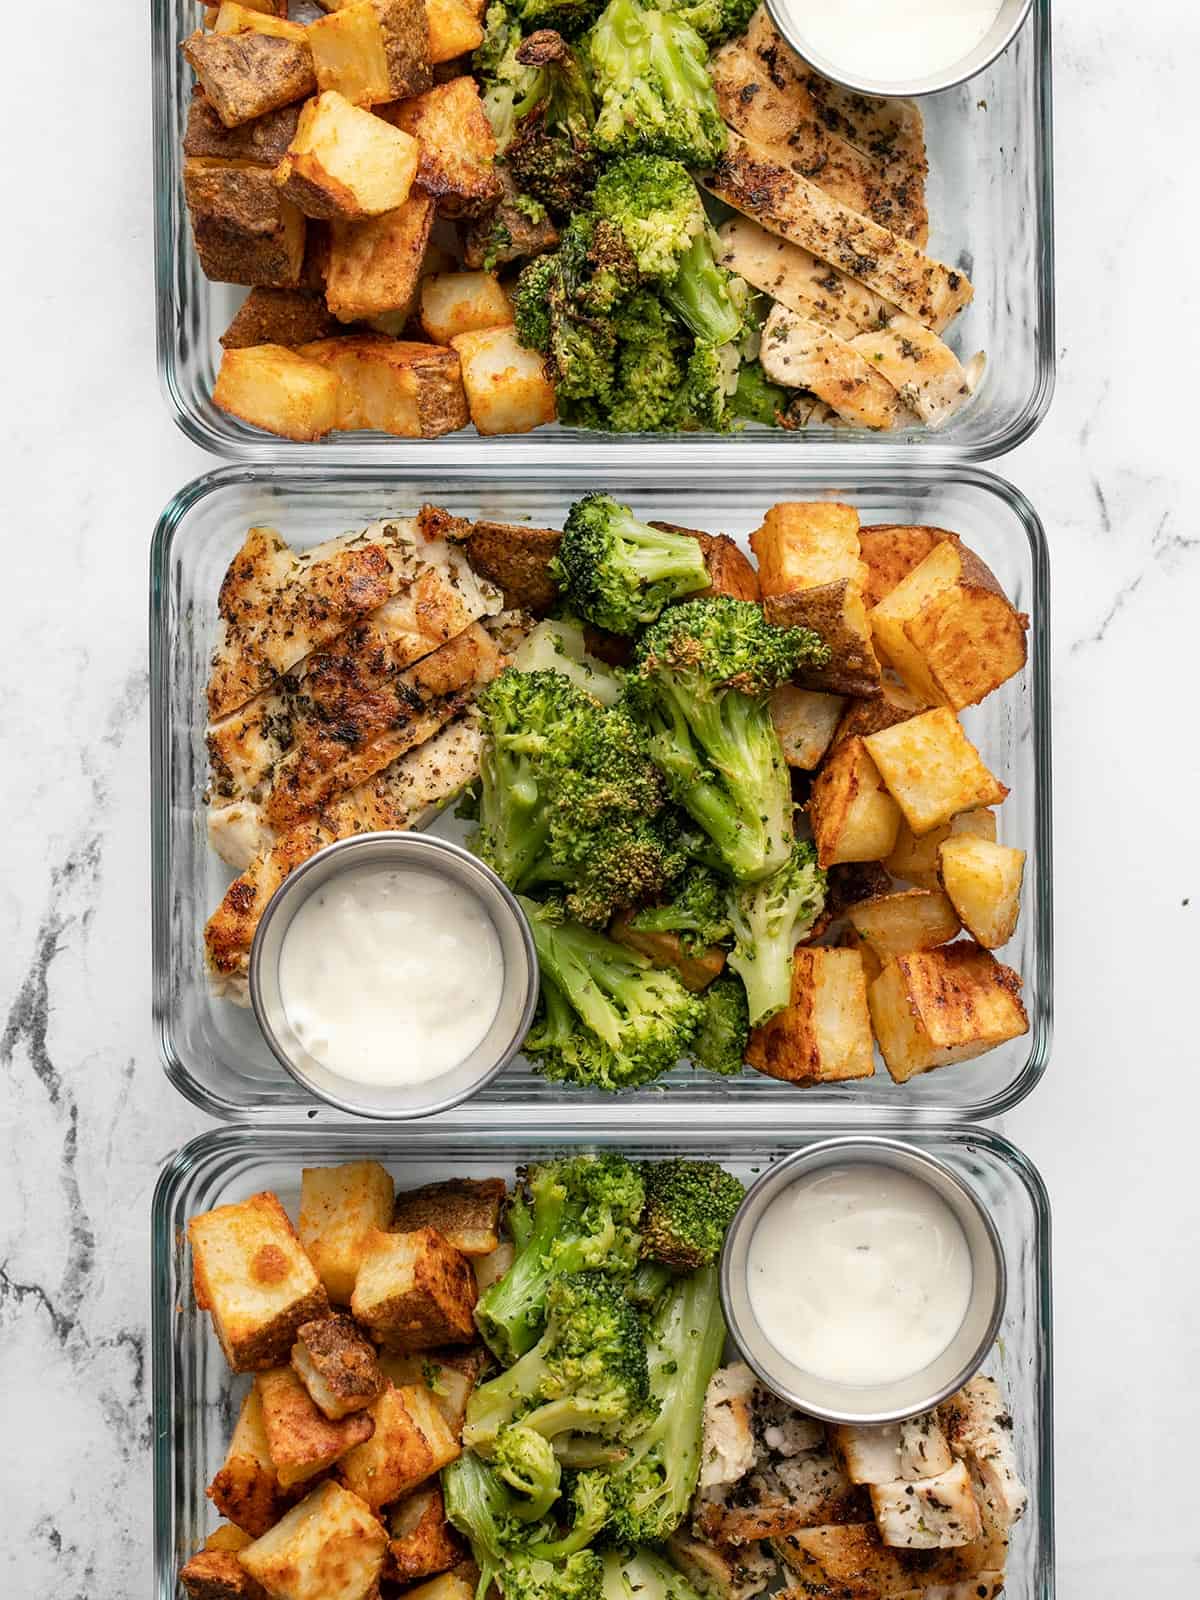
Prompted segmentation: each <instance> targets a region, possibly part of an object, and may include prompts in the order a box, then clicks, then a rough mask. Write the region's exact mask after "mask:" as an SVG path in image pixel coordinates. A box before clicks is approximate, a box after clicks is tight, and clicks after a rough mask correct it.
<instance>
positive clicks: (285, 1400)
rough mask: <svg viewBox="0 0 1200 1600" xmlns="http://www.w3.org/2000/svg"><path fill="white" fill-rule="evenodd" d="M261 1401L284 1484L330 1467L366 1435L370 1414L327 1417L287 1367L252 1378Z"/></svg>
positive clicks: (368, 1434)
mask: <svg viewBox="0 0 1200 1600" xmlns="http://www.w3.org/2000/svg"><path fill="white" fill-rule="evenodd" d="M254 1381H255V1386H256V1387H257V1389H258V1398H259V1400H260V1401H261V1402H262V1414H263V1427H264V1429H265V1430H266V1435H267V1447H268V1448H269V1450H270V1452H271V1460H272V1461H273V1462H274V1463H275V1470H276V1472H277V1473H278V1474H279V1482H280V1484H281V1485H282V1487H283V1488H285V1489H292V1488H294V1487H295V1486H296V1484H298V1483H303V1482H304V1481H305V1479H306V1478H311V1477H314V1476H315V1474H316V1473H318V1472H324V1471H325V1469H326V1467H331V1466H332V1465H333V1463H334V1462H335V1461H336V1460H337V1459H338V1457H339V1456H343V1455H345V1453H346V1451H347V1450H351V1449H353V1448H354V1446H355V1445H359V1444H362V1443H363V1441H364V1440H366V1439H369V1438H370V1437H371V1434H372V1433H373V1432H374V1430H375V1424H374V1421H373V1419H372V1418H371V1417H370V1416H369V1415H368V1414H366V1413H365V1412H361V1411H357V1412H354V1413H352V1414H351V1415H349V1416H345V1417H340V1418H339V1419H338V1420H337V1421H336V1422H330V1421H329V1419H328V1418H327V1417H323V1416H322V1415H321V1413H320V1411H318V1409H317V1407H316V1404H315V1402H314V1401H313V1399H312V1396H311V1395H310V1394H309V1392H308V1390H307V1389H306V1388H305V1387H304V1385H303V1383H301V1381H300V1379H299V1377H298V1376H297V1375H296V1373H295V1372H293V1371H292V1369H291V1367H273V1368H272V1369H271V1371H270V1372H260V1373H259V1375H258V1377H257V1378H256V1379H255V1380H254Z"/></svg>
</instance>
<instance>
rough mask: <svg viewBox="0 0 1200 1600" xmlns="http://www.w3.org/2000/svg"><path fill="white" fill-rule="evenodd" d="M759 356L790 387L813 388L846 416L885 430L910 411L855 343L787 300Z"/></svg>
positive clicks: (771, 319) (770, 321)
mask: <svg viewBox="0 0 1200 1600" xmlns="http://www.w3.org/2000/svg"><path fill="white" fill-rule="evenodd" d="M758 359H759V360H760V361H761V362H762V369H763V371H764V372H765V373H766V375H767V377H768V378H771V379H772V380H773V381H774V382H775V383H779V384H782V385H783V386H784V388H787V389H809V390H811V391H812V393H813V394H815V395H816V396H817V397H818V399H820V400H823V401H824V402H825V403H826V405H828V406H832V407H833V409H834V410H835V411H836V412H837V414H838V416H839V417H841V418H842V420H843V421H845V422H849V423H852V424H854V425H855V426H857V427H860V428H872V429H874V430H876V431H877V432H878V431H886V430H887V429H889V428H894V427H896V426H897V425H898V424H900V423H901V422H902V421H903V419H904V417H905V415H906V413H905V411H904V409H903V407H902V406H901V403H900V397H899V395H898V394H897V393H896V391H895V389H893V387H892V385H891V384H890V383H888V381H887V379H886V378H881V377H880V376H879V374H878V373H877V372H876V371H875V370H874V369H873V368H872V366H871V364H870V363H869V362H868V361H867V360H866V359H865V357H863V356H861V355H860V354H859V353H858V351H857V350H856V349H855V348H854V347H853V345H851V344H848V343H847V342H846V340H845V339H839V338H838V336H837V334H836V333H830V331H829V329H828V328H822V327H821V326H820V325H819V324H818V323H816V322H809V321H808V320H807V319H806V318H805V317H798V316H797V315H796V313H795V312H794V311H789V310H788V309H787V307H786V306H780V305H776V306H773V307H772V308H771V313H770V315H769V316H768V318H767V320H766V323H765V324H764V326H763V331H762V344H761V345H760V347H759V352H758Z"/></svg>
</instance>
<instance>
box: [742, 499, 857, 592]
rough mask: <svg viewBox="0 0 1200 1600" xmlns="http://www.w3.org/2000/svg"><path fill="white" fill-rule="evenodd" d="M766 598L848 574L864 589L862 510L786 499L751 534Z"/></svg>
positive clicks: (849, 577)
mask: <svg viewBox="0 0 1200 1600" xmlns="http://www.w3.org/2000/svg"><path fill="white" fill-rule="evenodd" d="M750 548H751V549H752V550H753V551H754V554H755V555H756V556H757V558H758V581H759V585H760V587H761V589H762V592H763V596H764V598H765V597H766V596H767V595H773V594H789V593H791V591H792V590H794V589H815V588H817V587H818V586H819V585H821V584H826V583H838V582H839V581H840V580H841V579H843V578H845V579H847V580H848V581H850V582H851V583H855V584H857V585H858V586H859V588H860V589H861V588H862V586H863V584H864V583H865V580H866V567H865V566H864V565H863V563H862V561H860V559H859V548H858V512H857V511H855V509H854V507H853V506H846V505H839V504H837V503H836V502H834V501H796V500H782V501H780V503H779V504H778V505H774V506H772V507H771V509H770V510H769V511H768V512H767V514H766V516H765V517H764V518H763V522H762V527H761V528H758V529H756V531H755V532H754V533H752V534H751V535H750Z"/></svg>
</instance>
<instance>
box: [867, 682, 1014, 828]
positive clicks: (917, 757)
mask: <svg viewBox="0 0 1200 1600" xmlns="http://www.w3.org/2000/svg"><path fill="white" fill-rule="evenodd" d="M863 743H864V744H865V745H866V747H867V749H868V750H869V751H870V753H871V759H872V760H873V761H874V763H875V765H876V766H877V767H878V768H879V773H880V776H881V777H882V778H883V781H884V783H885V784H886V785H887V787H888V791H889V793H890V794H891V795H892V797H893V798H894V799H895V801H896V804H897V805H898V806H899V807H900V810H901V811H902V812H903V814H904V820H905V822H907V823H908V825H909V827H910V828H911V829H912V831H913V832H914V833H915V834H917V835H918V836H919V835H920V834H922V833H928V832H929V830H930V829H931V828H937V827H939V826H940V825H941V824H942V823H943V822H949V821H950V818H951V817H954V816H957V815H958V813H959V812H960V811H974V810H976V809H977V808H978V807H980V806H994V805H998V804H999V803H1000V801H1001V800H1003V799H1004V797H1005V795H1007V793H1008V789H1007V787H1006V786H1005V785H1004V784H1002V783H1001V782H1000V781H999V780H998V779H997V778H994V777H993V776H992V774H991V773H990V772H989V771H988V769H987V767H986V766H985V765H984V763H983V759H982V757H981V756H980V754H979V751H978V750H976V748H975V746H974V745H973V744H972V743H971V741H970V740H969V739H968V738H967V736H966V734H965V733H964V732H963V730H962V727H961V726H960V724H959V721H958V718H957V717H956V716H955V715H954V713H953V711H949V710H947V709H946V708H945V707H944V706H938V707H937V708H936V709H935V710H933V711H923V712H921V713H920V715H918V716H915V717H909V718H908V720H907V721H906V722H898V723H896V725H895V726H894V727H891V728H884V729H882V730H881V731H880V732H879V733H872V734H869V735H868V736H867V738H866V739H865V740H864V741H863ZM893 842H894V841H893ZM889 849H890V846H889ZM885 854H887V852H886V851H885Z"/></svg>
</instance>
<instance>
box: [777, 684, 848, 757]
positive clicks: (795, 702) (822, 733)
mask: <svg viewBox="0 0 1200 1600" xmlns="http://www.w3.org/2000/svg"><path fill="white" fill-rule="evenodd" d="M845 704H846V701H845V698H844V696H842V695H840V694H818V693H817V692H816V691H815V690H812V689H798V688H797V687H796V686H795V685H794V684H791V683H784V684H780V686H779V688H778V689H775V690H774V691H773V692H772V694H771V721H772V722H773V723H774V724H775V732H776V733H777V734H778V735H779V742H780V744H781V745H782V746H783V756H784V760H785V761H786V762H787V764H788V766H789V767H799V768H800V770H801V771H802V772H812V771H814V770H815V769H816V768H817V767H818V766H820V764H821V757H822V756H823V755H824V754H825V752H826V750H828V748H829V746H830V745H831V744H832V742H833V736H834V730H835V729H836V728H837V726H838V719H839V717H840V716H841V714H842V707H843V706H844V705H845Z"/></svg>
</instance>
